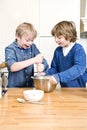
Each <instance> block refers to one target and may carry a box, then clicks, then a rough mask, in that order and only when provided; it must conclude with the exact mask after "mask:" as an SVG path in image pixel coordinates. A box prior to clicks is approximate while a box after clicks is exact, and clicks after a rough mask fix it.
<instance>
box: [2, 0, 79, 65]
mask: <svg viewBox="0 0 87 130" xmlns="http://www.w3.org/2000/svg"><path fill="white" fill-rule="evenodd" d="M61 20H73V21H74V22H75V23H76V26H77V31H78V36H79V33H80V0H67V1H66V0H0V23H1V24H0V48H1V51H0V62H1V61H4V48H5V47H6V46H7V45H8V44H10V43H11V42H12V41H13V40H14V39H15V29H16V27H17V26H18V24H20V23H21V22H31V23H32V24H33V25H34V26H35V28H36V29H37V31H38V32H39V35H38V37H37V38H36V40H35V43H36V44H37V46H38V48H39V49H40V50H41V52H42V53H43V55H44V57H46V59H47V61H48V63H49V64H50V62H51V59H52V56H53V52H54V49H55V48H56V47H57V44H56V43H55V41H54V38H53V37H52V36H51V33H50V31H51V29H52V28H53V26H54V25H55V24H56V23H57V22H59V21H61Z"/></svg>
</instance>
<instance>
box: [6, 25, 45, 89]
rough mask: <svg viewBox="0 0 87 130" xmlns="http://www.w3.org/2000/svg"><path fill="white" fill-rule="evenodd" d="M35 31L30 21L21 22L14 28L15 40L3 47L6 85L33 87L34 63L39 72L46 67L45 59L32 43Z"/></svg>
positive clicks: (35, 34)
mask: <svg viewBox="0 0 87 130" xmlns="http://www.w3.org/2000/svg"><path fill="white" fill-rule="evenodd" d="M36 36H37V31H36V30H35V28H34V27H33V25H32V24H31V23H22V24H20V25H19V26H18V27H17V29H16V34H15V37H16V39H15V41H14V42H13V43H12V44H10V45H9V46H8V47H6V48H5V59H6V62H7V63H8V87H27V86H28V87H34V83H33V79H31V76H34V64H37V68H38V71H39V72H42V71H44V72H45V71H46V70H47V69H48V64H47V61H46V60H45V59H44V58H43V56H42V54H40V51H39V50H38V48H37V47H36V45H35V44H34V43H33V41H34V39H35V38H36Z"/></svg>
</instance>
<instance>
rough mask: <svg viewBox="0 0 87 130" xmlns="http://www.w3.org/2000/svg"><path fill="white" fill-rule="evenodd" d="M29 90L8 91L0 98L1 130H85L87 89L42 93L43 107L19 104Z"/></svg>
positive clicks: (67, 89) (66, 89) (86, 121)
mask: <svg viewBox="0 0 87 130" xmlns="http://www.w3.org/2000/svg"><path fill="white" fill-rule="evenodd" d="M27 89H29V88H8V91H7V93H6V94H5V95H4V96H3V97H2V99H0V130H39V129H41V130H48V129H49V130H87V90H86V89H85V88H60V89H55V91H53V92H50V93H45V94H44V98H43V99H42V100H41V102H44V103H45V104H32V103H28V102H26V103H19V102H18V101H17V98H18V97H19V98H24V97H23V91H24V90H27Z"/></svg>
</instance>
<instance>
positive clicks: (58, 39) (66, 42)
mask: <svg viewBox="0 0 87 130" xmlns="http://www.w3.org/2000/svg"><path fill="white" fill-rule="evenodd" d="M55 41H56V43H58V45H59V46H61V47H67V46H69V45H70V41H69V40H66V39H65V37H64V36H63V35H60V36H58V37H55Z"/></svg>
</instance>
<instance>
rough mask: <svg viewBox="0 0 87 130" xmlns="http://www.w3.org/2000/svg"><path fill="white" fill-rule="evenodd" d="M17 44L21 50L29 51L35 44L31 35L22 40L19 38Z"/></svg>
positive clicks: (23, 37)
mask: <svg viewBox="0 0 87 130" xmlns="http://www.w3.org/2000/svg"><path fill="white" fill-rule="evenodd" d="M17 42H18V44H19V46H20V47H21V48H24V49H27V48H29V47H30V46H31V45H32V43H33V38H32V37H31V36H30V35H24V36H22V37H21V38H20V37H17Z"/></svg>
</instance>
